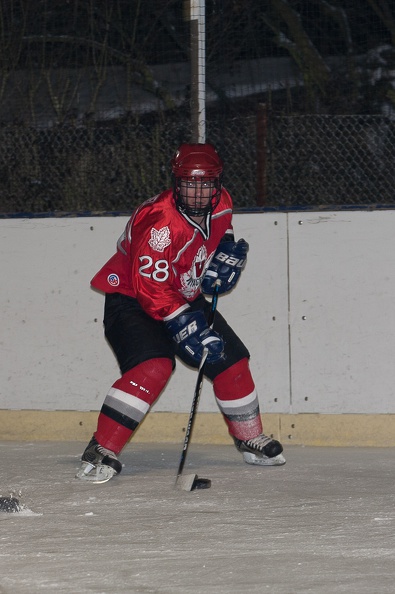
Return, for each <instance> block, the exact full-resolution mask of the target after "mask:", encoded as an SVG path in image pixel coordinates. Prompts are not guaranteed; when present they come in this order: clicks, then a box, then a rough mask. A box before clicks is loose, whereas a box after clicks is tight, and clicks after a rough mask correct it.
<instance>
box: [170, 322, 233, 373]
mask: <svg viewBox="0 0 395 594" xmlns="http://www.w3.org/2000/svg"><path fill="white" fill-rule="evenodd" d="M166 329H167V331H168V332H169V334H170V336H171V337H172V339H173V340H174V341H175V342H176V343H177V344H178V345H179V347H181V349H183V350H184V351H185V353H186V354H187V355H189V356H190V357H192V359H193V360H194V362H195V363H197V364H199V363H200V361H201V359H202V355H203V349H204V347H206V348H207V350H208V355H207V363H215V362H216V361H219V360H220V359H222V358H223V350H224V343H223V341H222V339H221V337H220V336H219V334H217V332H214V331H213V330H211V328H209V327H208V326H207V322H206V318H205V317H204V313H203V312H202V311H187V312H183V313H181V314H180V315H178V316H177V317H176V318H174V319H173V320H169V321H168V322H166Z"/></svg>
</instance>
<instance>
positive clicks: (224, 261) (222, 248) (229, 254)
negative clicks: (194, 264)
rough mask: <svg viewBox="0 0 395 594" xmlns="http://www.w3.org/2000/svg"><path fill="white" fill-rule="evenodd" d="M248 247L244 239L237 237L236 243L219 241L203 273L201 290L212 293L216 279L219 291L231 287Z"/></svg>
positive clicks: (244, 259) (233, 284)
mask: <svg viewBox="0 0 395 594" xmlns="http://www.w3.org/2000/svg"><path fill="white" fill-rule="evenodd" d="M248 249H249V245H248V243H247V242H246V241H245V239H239V241H238V242H237V243H236V242H235V241H227V242H225V243H220V244H219V246H218V247H217V250H216V252H215V254H214V256H213V259H212V260H211V263H210V266H209V267H208V268H207V270H206V274H205V275H204V278H203V281H202V292H203V293H206V294H207V295H212V294H213V293H214V284H215V281H216V280H217V279H219V280H220V281H221V285H220V287H219V293H226V292H227V291H230V290H231V289H233V287H234V286H235V285H236V283H237V281H238V280H239V278H240V274H241V273H242V270H244V267H245V265H246V262H247V252H248Z"/></svg>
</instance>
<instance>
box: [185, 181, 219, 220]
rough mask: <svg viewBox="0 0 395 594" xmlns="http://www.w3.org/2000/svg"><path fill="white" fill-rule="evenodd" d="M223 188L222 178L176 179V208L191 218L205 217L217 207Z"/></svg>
mask: <svg viewBox="0 0 395 594" xmlns="http://www.w3.org/2000/svg"><path fill="white" fill-rule="evenodd" d="M221 187H222V184H221V178H220V177H215V178H209V177H198V176H191V177H174V198H175V202H176V207H177V209H178V210H179V211H180V212H182V213H184V214H186V215H188V216H190V217H204V216H206V215H208V214H209V213H211V212H213V210H215V208H216V207H217V205H218V203H219V200H220V196H221ZM209 191H211V196H210V195H209V193H208V192H209ZM207 198H208V199H207Z"/></svg>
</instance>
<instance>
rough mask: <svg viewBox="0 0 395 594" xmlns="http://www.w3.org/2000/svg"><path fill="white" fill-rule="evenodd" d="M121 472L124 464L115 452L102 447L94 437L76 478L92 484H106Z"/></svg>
mask: <svg viewBox="0 0 395 594" xmlns="http://www.w3.org/2000/svg"><path fill="white" fill-rule="evenodd" d="M121 470H122V464H121V462H120V461H119V460H118V458H117V457H116V455H115V454H114V452H112V451H111V450H108V449H107V448H104V447H103V446H101V445H100V444H99V443H98V442H97V441H96V439H95V438H94V437H92V439H91V440H90V442H89V444H88V445H87V447H86V448H85V451H84V453H83V454H82V457H81V468H80V469H79V471H78V472H77V474H76V475H75V476H76V478H79V479H81V480H84V481H90V482H92V483H106V482H107V481H109V480H110V479H112V477H113V476H115V475H116V474H119V473H120V472H121Z"/></svg>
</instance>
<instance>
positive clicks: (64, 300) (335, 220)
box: [0, 211, 395, 414]
mask: <svg viewBox="0 0 395 594" xmlns="http://www.w3.org/2000/svg"><path fill="white" fill-rule="evenodd" d="M126 221H127V218H126V217H81V218H53V219H50V218H45V219H4V220H0V247H1V250H0V262H1V270H2V276H3V281H2V284H1V293H2V304H3V307H2V311H1V314H0V316H1V320H0V321H1V328H2V331H1V338H0V342H1V348H2V364H1V384H0V385H1V388H0V389H1V401H2V404H1V408H2V409H14V410H18V409H22V410H34V409H35V410H48V411H51V410H78V411H87V410H98V409H99V408H100V406H101V404H102V401H103V399H104V396H105V393H106V391H107V389H108V388H109V387H110V385H111V384H112V383H113V381H114V380H115V379H116V378H117V376H118V369H117V365H116V362H115V360H114V358H113V355H112V353H111V351H110V349H109V347H108V345H107V344H106V342H105V340H104V338H103V331H102V324H101V320H102V313H103V297H102V296H101V295H100V294H98V293H96V292H94V291H92V290H91V289H90V287H89V281H90V279H91V277H92V276H93V275H94V274H95V272H96V271H97V270H98V269H99V268H100V266H101V265H102V264H104V262H105V261H106V260H107V259H108V258H110V256H111V255H112V254H113V252H114V250H115V245H116V241H117V239H118V237H119V235H120V234H121V232H122V230H123V228H124V225H125V223H126ZM394 225H395V211H376V212H358V211H357V212H320V213H317V212H311V213H288V214H287V213H258V212H257V213H249V214H236V215H235V217H234V227H235V232H236V236H237V238H239V237H244V238H245V239H246V240H247V241H248V242H249V243H250V253H249V258H248V264H247V268H246V270H245V272H244V273H243V275H242V277H241V280H240V283H239V285H238V287H237V288H236V290H235V291H233V292H232V293H231V294H230V295H227V296H223V297H220V301H219V309H220V311H221V312H222V313H223V314H224V315H225V317H226V318H227V319H228V321H229V322H230V323H231V325H232V326H233V327H234V328H235V330H236V331H237V332H238V333H239V334H240V336H241V337H242V338H243V340H244V341H245V342H246V344H247V346H248V348H249V349H250V352H251V356H252V359H251V367H252V371H253V374H254V378H255V381H256V384H257V388H258V391H259V396H260V401H261V405H262V409H263V411H264V412H268V413H285V414H286V413H293V414H296V413H328V414H342V413H376V414H383V413H395V399H394V398H393V391H394V388H393V386H394V383H395V382H394V373H393V365H392V356H393V353H394V352H395V319H394V318H395V314H394V295H395V279H394V274H393V264H392V260H393V253H394V249H395V238H394V232H393V229H394ZM177 367H178V372H177V373H176V374H175V375H174V376H173V378H172V379H171V381H170V382H169V384H168V386H167V388H166V390H165V393H164V394H163V395H162V397H161V398H160V400H159V401H158V403H157V404H156V405H155V407H154V410H155V411H157V412H161V411H166V412H188V411H189V408H190V402H191V398H192V395H193V390H194V383H195V380H196V373H195V372H194V371H191V370H188V369H186V368H185V367H184V366H183V365H182V364H178V366H177ZM199 410H200V411H201V412H216V411H217V407H216V404H215V401H214V398H213V396H212V389H211V385H210V384H209V382H205V384H204V388H203V394H202V399H201V403H200V407H199Z"/></svg>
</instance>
